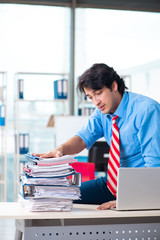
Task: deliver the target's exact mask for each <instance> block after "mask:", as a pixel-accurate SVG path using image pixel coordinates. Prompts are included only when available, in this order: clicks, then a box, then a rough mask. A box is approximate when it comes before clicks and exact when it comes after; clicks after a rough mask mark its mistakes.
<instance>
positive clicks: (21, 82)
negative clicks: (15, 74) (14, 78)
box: [18, 79, 24, 99]
mask: <svg viewBox="0 0 160 240" xmlns="http://www.w3.org/2000/svg"><path fill="white" fill-rule="evenodd" d="M23 92H24V80H23V79H19V80H18V94H19V99H23V98H24V96H23Z"/></svg>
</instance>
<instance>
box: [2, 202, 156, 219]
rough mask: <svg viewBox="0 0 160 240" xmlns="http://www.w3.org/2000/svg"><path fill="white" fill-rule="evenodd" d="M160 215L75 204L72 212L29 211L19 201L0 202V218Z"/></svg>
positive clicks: (150, 212) (152, 212)
mask: <svg viewBox="0 0 160 240" xmlns="http://www.w3.org/2000/svg"><path fill="white" fill-rule="evenodd" d="M125 217H160V210H153V211H116V210H97V205H86V204H74V207H73V209H72V210H71V212H29V211H28V210H26V209H24V208H22V207H21V206H20V205H19V203H17V202H1V203H0V219H77V218H78V219H80V218H81V219H82V218H94V219H95V218H125Z"/></svg>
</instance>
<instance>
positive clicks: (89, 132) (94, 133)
mask: <svg viewBox="0 0 160 240" xmlns="http://www.w3.org/2000/svg"><path fill="white" fill-rule="evenodd" d="M75 135H76V136H79V137H80V138H81V139H82V140H83V141H84V142H85V144H86V146H87V149H90V148H91V147H92V145H93V144H94V143H95V141H96V140H97V139H99V138H101V137H103V135H104V134H103V128H102V123H101V117H100V115H99V114H98V111H96V110H95V112H94V113H93V115H92V116H91V117H90V118H89V119H88V123H87V124H86V125H84V126H83V127H82V129H81V130H80V131H78V132H77V133H76V134H75Z"/></svg>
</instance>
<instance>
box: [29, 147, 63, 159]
mask: <svg viewBox="0 0 160 240" xmlns="http://www.w3.org/2000/svg"><path fill="white" fill-rule="evenodd" d="M32 155H33V156H37V157H41V158H57V157H62V156H63V154H62V151H61V150H58V149H54V150H52V151H50V152H46V153H32Z"/></svg>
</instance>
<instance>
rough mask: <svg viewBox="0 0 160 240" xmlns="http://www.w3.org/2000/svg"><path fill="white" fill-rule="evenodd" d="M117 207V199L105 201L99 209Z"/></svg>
mask: <svg viewBox="0 0 160 240" xmlns="http://www.w3.org/2000/svg"><path fill="white" fill-rule="evenodd" d="M115 207H116V200H114V201H110V202H106V203H103V204H101V205H100V206H99V207H98V208H97V209H98V210H106V209H110V208H115Z"/></svg>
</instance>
